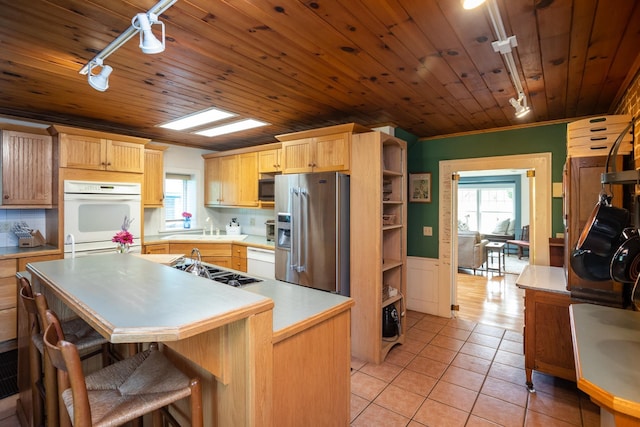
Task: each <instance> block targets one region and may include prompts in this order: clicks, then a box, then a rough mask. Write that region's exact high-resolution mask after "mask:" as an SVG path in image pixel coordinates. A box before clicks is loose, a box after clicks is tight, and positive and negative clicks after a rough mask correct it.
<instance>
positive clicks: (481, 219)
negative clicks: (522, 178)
mask: <svg viewBox="0 0 640 427" xmlns="http://www.w3.org/2000/svg"><path fill="white" fill-rule="evenodd" d="M515 191H516V186H515V184H514V183H506V182H505V183H494V184H488V183H487V184H460V185H459V186H458V228H459V229H466V230H476V231H480V232H481V233H491V231H492V230H493V229H494V228H495V226H496V223H497V222H498V221H502V220H505V219H509V218H515V217H516V200H515Z"/></svg>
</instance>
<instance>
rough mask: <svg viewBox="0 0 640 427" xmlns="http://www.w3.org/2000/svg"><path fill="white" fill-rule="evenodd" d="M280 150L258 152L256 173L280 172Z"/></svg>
mask: <svg viewBox="0 0 640 427" xmlns="http://www.w3.org/2000/svg"><path fill="white" fill-rule="evenodd" d="M281 152H282V150H281V149H280V148H275V149H273V150H265V151H259V152H258V173H276V172H280V170H281V168H282V165H281V164H280V153H281Z"/></svg>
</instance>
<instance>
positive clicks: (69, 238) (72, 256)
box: [64, 233, 76, 258]
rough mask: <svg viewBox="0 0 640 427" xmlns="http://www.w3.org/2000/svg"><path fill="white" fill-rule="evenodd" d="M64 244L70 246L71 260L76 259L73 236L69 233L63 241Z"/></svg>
mask: <svg viewBox="0 0 640 427" xmlns="http://www.w3.org/2000/svg"><path fill="white" fill-rule="evenodd" d="M64 244H65V245H68V244H71V258H75V257H76V238H75V237H73V234H71V233H69V234H67V237H65V239H64Z"/></svg>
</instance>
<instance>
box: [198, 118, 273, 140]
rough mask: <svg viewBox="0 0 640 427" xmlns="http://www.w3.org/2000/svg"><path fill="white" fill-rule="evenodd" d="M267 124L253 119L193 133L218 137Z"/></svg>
mask: <svg viewBox="0 0 640 427" xmlns="http://www.w3.org/2000/svg"><path fill="white" fill-rule="evenodd" d="M268 124H269V123H265V122H261V121H259V120H254V119H246V120H241V121H239V122H234V123H229V124H228V125H222V126H218V127H215V128H211V129H205V130H201V131H198V132H195V133H196V134H198V135H202V136H218V135H224V134H227V133H233V132H239V131H241V130H247V129H253V128H257V127H260V126H266V125H268Z"/></svg>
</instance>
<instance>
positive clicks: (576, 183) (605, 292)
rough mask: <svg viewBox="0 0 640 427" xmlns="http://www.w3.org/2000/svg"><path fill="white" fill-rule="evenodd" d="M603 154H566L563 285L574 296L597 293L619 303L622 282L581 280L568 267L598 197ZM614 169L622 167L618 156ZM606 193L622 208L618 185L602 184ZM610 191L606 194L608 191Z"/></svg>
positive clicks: (589, 295)
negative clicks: (573, 155)
mask: <svg viewBox="0 0 640 427" xmlns="http://www.w3.org/2000/svg"><path fill="white" fill-rule="evenodd" d="M606 161H607V157H605V156H593V157H569V158H567V164H566V166H565V174H566V175H565V177H564V180H565V182H564V191H565V194H564V197H565V200H564V216H565V222H566V232H565V259H566V268H567V288H568V290H570V291H572V293H575V295H576V296H578V295H579V294H582V295H583V296H585V297H591V296H597V297H598V298H603V300H602V301H600V302H603V303H607V304H611V305H619V306H622V304H623V297H622V293H623V289H622V284H620V283H617V282H614V281H613V280H605V281H591V280H587V279H583V278H581V277H580V276H578V275H577V274H576V272H575V271H574V270H573V268H572V267H571V262H570V260H571V253H572V251H573V249H574V248H575V247H576V243H577V242H578V238H579V237H580V234H581V233H582V231H583V230H584V228H585V227H586V226H587V225H588V222H589V221H590V219H591V214H592V212H593V209H594V207H595V205H596V203H597V202H598V200H600V191H601V189H602V184H601V183H600V179H601V174H602V173H603V172H604V171H605V163H606ZM616 166H617V170H622V157H621V156H618V159H617V160H616ZM606 190H607V192H609V194H612V195H613V198H612V200H611V202H612V204H613V205H614V206H618V207H622V203H623V194H622V185H619V184H618V185H613V186H611V187H609V186H608V185H607V187H606ZM611 191H612V192H613V193H610V192H611Z"/></svg>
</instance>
